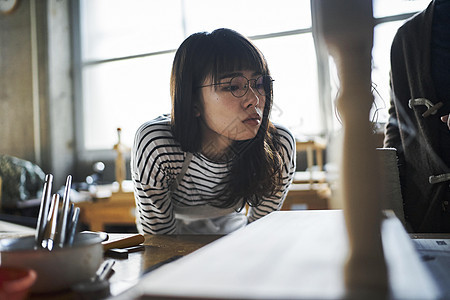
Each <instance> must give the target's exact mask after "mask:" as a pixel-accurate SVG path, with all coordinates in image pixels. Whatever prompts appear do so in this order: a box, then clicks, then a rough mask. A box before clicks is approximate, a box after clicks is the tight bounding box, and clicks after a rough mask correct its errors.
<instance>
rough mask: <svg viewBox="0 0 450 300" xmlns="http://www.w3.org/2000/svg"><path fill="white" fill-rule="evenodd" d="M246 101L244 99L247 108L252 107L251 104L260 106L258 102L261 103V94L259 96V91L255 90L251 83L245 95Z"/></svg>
mask: <svg viewBox="0 0 450 300" xmlns="http://www.w3.org/2000/svg"><path fill="white" fill-rule="evenodd" d="M244 98H245V99H244V101H243V104H244V107H245V108H249V107H251V106H255V107H256V106H258V104H259V96H258V93H257V92H256V90H254V89H253V88H252V87H251V85H250V84H249V85H248V91H247V93H246V94H245V96H244Z"/></svg>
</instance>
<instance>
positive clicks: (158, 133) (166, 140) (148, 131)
mask: <svg viewBox="0 0 450 300" xmlns="http://www.w3.org/2000/svg"><path fill="white" fill-rule="evenodd" d="M150 144H152V145H158V144H160V145H166V146H169V145H173V146H176V145H178V143H177V142H176V141H175V139H174V137H173V134H172V128H171V123H170V115H161V116H159V117H157V118H155V119H153V120H150V121H147V122H145V123H144V124H142V125H141V126H140V127H139V128H138V130H137V131H136V135H135V140H134V145H135V148H136V149H137V148H140V147H141V146H148V145H150Z"/></svg>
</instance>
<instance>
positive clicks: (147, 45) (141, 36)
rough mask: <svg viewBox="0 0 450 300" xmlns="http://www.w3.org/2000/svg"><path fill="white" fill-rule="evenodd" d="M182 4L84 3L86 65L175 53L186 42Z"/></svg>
mask: <svg viewBox="0 0 450 300" xmlns="http://www.w3.org/2000/svg"><path fill="white" fill-rule="evenodd" d="M180 1H181V0H152V1H148V0H126V1H123V0H84V1H81V4H80V10H81V12H80V15H81V37H82V40H81V44H82V56H83V58H82V59H83V61H86V60H99V59H108V58H114V57H122V56H130V55H137V54H142V53H148V52H156V51H161V50H166V49H175V48H176V47H178V45H179V44H180V43H181V41H182V40H183V39H184V33H183V26H182V14H181V5H180V3H181V2H180Z"/></svg>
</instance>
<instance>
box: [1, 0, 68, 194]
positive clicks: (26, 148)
mask: <svg viewBox="0 0 450 300" xmlns="http://www.w3.org/2000/svg"><path fill="white" fill-rule="evenodd" d="M69 21H70V18H69V0H42V1H41V0H39V1H37V0H29V1H28V0H19V5H18V7H17V9H16V10H15V11H13V12H12V13H11V14H8V15H0V153H1V154H8V155H12V156H16V157H19V158H22V159H26V160H29V161H32V162H35V163H37V164H38V165H39V166H41V168H42V169H43V170H44V172H46V173H52V174H53V175H54V178H55V185H54V186H55V187H58V186H60V185H62V184H63V183H64V182H65V177H66V176H67V175H68V174H70V172H71V171H72V170H73V166H74V161H75V156H74V150H73V149H74V126H73V97H72V88H71V59H70V57H71V56H70V49H71V45H70V22H69Z"/></svg>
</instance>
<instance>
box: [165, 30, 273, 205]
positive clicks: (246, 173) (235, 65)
mask: <svg viewBox="0 0 450 300" xmlns="http://www.w3.org/2000/svg"><path fill="white" fill-rule="evenodd" d="M237 70H252V71H253V70H254V71H256V72H260V73H261V74H265V75H270V72H269V68H268V66H267V62H266V60H265V58H264V56H263V55H262V53H261V52H260V51H259V50H258V48H257V47H256V46H255V45H254V44H253V43H252V42H251V41H250V40H248V39H247V38H245V37H244V36H242V35H241V34H239V33H237V32H235V31H233V30H230V29H217V30H215V31H213V32H211V33H205V32H204V33H196V34H193V35H191V36H189V37H188V38H187V39H186V40H185V41H184V42H183V43H182V44H181V46H180V47H179V48H178V50H177V52H176V54H175V58H174V62H173V66H172V74H171V80H170V90H171V97H172V132H173V135H174V137H175V139H176V140H177V141H178V142H179V143H180V145H181V148H182V150H183V151H186V152H192V153H195V152H199V151H200V150H201V147H202V134H201V126H200V124H201V123H200V122H201V120H200V118H198V117H196V116H195V111H194V106H195V105H199V101H200V94H199V89H198V87H199V86H200V85H201V84H202V83H203V81H204V80H205V79H206V77H207V76H212V80H213V82H217V81H218V79H219V75H220V74H224V73H228V72H233V71H237ZM272 98H273V92H272V90H271V91H270V93H267V95H266V101H265V106H264V111H263V118H262V122H261V126H260V128H259V130H258V133H257V134H256V136H255V137H254V138H253V139H251V140H248V141H235V142H233V143H232V145H231V147H232V151H233V152H234V154H236V155H235V156H234V159H233V160H232V163H231V172H230V176H229V178H228V186H227V187H226V188H225V189H224V190H223V193H222V195H220V197H219V198H216V199H214V201H213V203H212V205H214V206H216V207H223V208H228V207H235V206H236V205H237V204H238V203H239V202H240V201H242V202H241V203H240V205H241V207H244V205H245V204H246V203H248V204H249V205H251V206H257V205H259V204H260V201H261V198H262V197H270V196H273V195H274V194H275V193H276V192H277V191H278V190H279V189H280V187H281V184H282V159H281V153H280V151H281V150H280V148H281V147H280V141H279V138H278V135H277V132H276V129H275V127H274V126H273V125H272V124H271V123H270V121H269V114H270V111H271V109H272Z"/></svg>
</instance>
